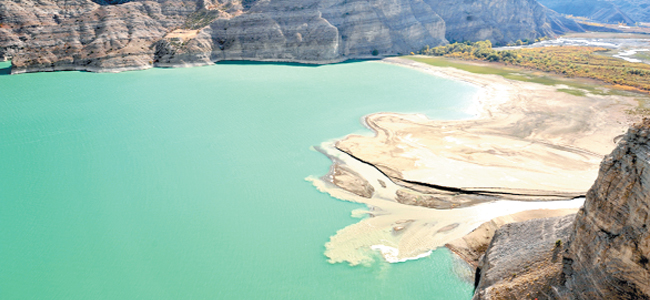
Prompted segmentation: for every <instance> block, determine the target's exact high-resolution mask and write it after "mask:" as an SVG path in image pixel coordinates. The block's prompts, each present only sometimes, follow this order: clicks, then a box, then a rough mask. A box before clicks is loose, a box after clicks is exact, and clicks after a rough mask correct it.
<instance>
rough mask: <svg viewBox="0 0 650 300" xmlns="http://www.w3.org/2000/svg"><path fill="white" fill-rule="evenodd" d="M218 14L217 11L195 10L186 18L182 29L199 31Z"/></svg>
mask: <svg viewBox="0 0 650 300" xmlns="http://www.w3.org/2000/svg"><path fill="white" fill-rule="evenodd" d="M219 13H220V12H219V11H218V10H207V9H200V10H197V11H195V12H193V13H191V14H190V15H189V16H187V20H186V21H185V24H184V25H183V27H184V28H185V29H201V28H203V27H205V26H208V25H209V24H210V23H212V21H214V20H216V19H217V18H218V17H219Z"/></svg>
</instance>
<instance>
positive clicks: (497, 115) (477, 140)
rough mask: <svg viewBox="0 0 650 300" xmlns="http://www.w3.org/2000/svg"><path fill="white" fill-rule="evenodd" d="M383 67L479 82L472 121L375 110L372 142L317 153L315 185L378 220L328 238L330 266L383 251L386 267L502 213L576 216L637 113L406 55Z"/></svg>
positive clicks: (340, 144)
mask: <svg viewBox="0 0 650 300" xmlns="http://www.w3.org/2000/svg"><path fill="white" fill-rule="evenodd" d="M383 62H384V63H390V64H397V65H400V66H405V67H409V68H414V69H417V70H419V71H422V72H425V73H428V74H431V75H435V76H439V77H444V78H449V79H454V80H461V81H465V82H468V83H471V84H474V85H476V86H478V87H479V88H480V90H479V92H478V93H477V95H476V101H475V104H474V105H473V106H472V107H471V108H470V109H471V111H472V112H473V113H474V114H475V115H476V118H473V119H470V120H459V121H435V120H429V119H427V118H426V117H424V116H422V115H405V114H396V113H377V114H372V115H369V116H367V117H366V120H365V121H366V124H367V125H368V127H369V128H370V129H372V130H373V131H374V132H375V136H359V135H350V136H347V137H345V138H344V139H342V140H340V141H335V142H328V143H324V144H323V145H321V147H320V151H321V152H323V153H325V154H326V155H328V156H329V157H330V158H332V161H333V163H334V164H333V168H332V170H333V171H332V172H330V174H328V175H327V176H325V177H323V178H308V180H310V181H311V182H313V184H314V185H315V186H316V187H318V188H319V189H320V190H321V191H323V192H327V193H329V194H331V195H332V196H334V197H336V198H339V199H343V200H347V201H354V202H360V203H365V204H367V205H368V207H369V210H368V211H355V212H354V213H353V214H354V215H357V216H370V217H369V218H364V219H363V220H362V221H360V222H359V223H357V224H354V225H351V226H349V227H346V228H344V229H342V230H340V231H339V232H338V233H337V234H336V235H335V236H333V237H331V239H330V242H329V243H327V245H326V253H325V254H326V256H328V257H329V259H330V261H331V262H348V263H350V264H353V265H354V264H363V263H370V262H371V261H373V260H374V258H375V257H377V255H378V254H380V255H382V256H383V258H384V259H385V260H387V261H389V262H399V261H404V260H408V259H414V258H417V257H421V256H423V255H426V254H427V253H428V252H429V251H431V250H433V249H435V248H437V247H440V246H443V245H445V244H447V243H449V242H451V241H454V240H457V239H459V238H462V237H464V236H466V235H468V234H469V233H470V232H472V231H473V230H474V229H476V228H477V227H478V226H480V225H481V224H483V223H485V222H488V221H490V220H492V219H494V218H497V217H503V216H507V215H511V214H515V213H517V214H518V219H527V218H528V217H533V216H534V217H540V216H544V215H545V214H546V211H545V210H553V209H555V210H556V211H554V212H553V213H550V212H549V215H550V214H557V209H564V210H563V211H562V212H563V213H571V212H574V211H575V210H576V209H577V208H578V207H580V206H581V205H582V201H583V199H581V198H578V197H579V196H580V195H583V194H584V193H585V192H586V191H587V190H588V189H589V187H590V186H591V185H592V184H593V182H594V180H595V178H596V175H597V171H598V167H599V164H600V161H601V159H602V157H603V156H604V155H605V154H607V153H609V152H610V151H611V150H612V149H613V148H614V146H615V142H616V139H617V137H618V136H620V135H622V134H623V133H624V132H625V131H626V129H627V127H628V125H629V124H631V123H632V122H634V121H635V120H636V118H635V117H634V116H631V115H629V114H628V113H627V111H628V110H629V109H632V108H634V107H636V106H637V105H638V104H637V102H636V101H635V100H634V99H633V98H631V97H624V96H601V95H591V94H587V96H585V97H580V96H573V95H570V94H567V93H563V92H559V91H557V88H558V87H555V86H545V85H540V84H536V83H528V82H519V81H512V80H508V79H505V78H503V77H501V76H497V75H483V74H473V73H469V72H466V71H462V70H458V69H454V68H443V67H433V66H430V65H426V64H423V63H418V62H415V61H411V60H408V59H403V58H388V59H385V60H384V61H383ZM396 100H397V99H396ZM337 166H338V167H337ZM341 166H344V167H343V168H341ZM336 170H338V171H336ZM341 170H343V171H341ZM337 176H340V177H337ZM360 185H361V187H359V186H360ZM405 195H406V196H405ZM514 200H525V201H514ZM543 200H556V201H543ZM560 200H564V201H560ZM405 203H407V204H414V205H406V204H405ZM423 206H427V207H423ZM526 211H534V212H530V213H529V214H530V216H526V214H527V213H525V212H526Z"/></svg>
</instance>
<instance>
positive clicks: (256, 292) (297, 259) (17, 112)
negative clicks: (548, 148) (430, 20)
mask: <svg viewBox="0 0 650 300" xmlns="http://www.w3.org/2000/svg"><path fill="white" fill-rule="evenodd" d="M3 67H6V65H3V66H0V71H2V70H3ZM0 73H1V72H0ZM4 73H6V72H4ZM475 92H476V89H475V88H474V87H472V86H470V85H468V84H465V83H461V82H454V81H450V80H445V79H441V78H437V77H433V76H430V75H427V74H424V73H421V72H418V71H415V70H411V69H407V68H402V67H398V66H392V65H387V64H382V63H378V62H359V63H347V64H337V65H327V66H319V67H310V66H298V65H282V64H254V63H244V64H234V63H230V64H217V65H213V66H207V67H199V68H190V69H152V70H147V71H139V72H125V73H119V74H94V73H83V72H57V73H37V74H21V75H2V74H0V299H469V298H471V293H472V284H471V283H469V282H467V281H466V280H463V279H461V278H460V277H459V276H458V275H457V274H456V273H455V272H454V259H455V258H454V257H453V256H452V254H451V253H450V252H449V251H448V250H446V249H438V250H436V251H434V252H433V253H432V255H431V256H429V257H425V258H422V259H419V260H416V261H408V262H405V263H397V264H389V263H386V262H384V261H382V260H381V258H380V256H379V255H378V256H377V259H376V260H375V262H374V263H372V264H370V265H359V266H349V265H347V264H330V263H328V262H327V258H326V257H325V256H324V255H323V252H324V250H325V247H324V244H325V243H326V242H327V241H328V240H329V237H330V236H332V235H334V234H335V233H336V231H337V230H340V229H342V228H344V227H345V226H348V225H350V224H353V223H355V222H357V221H358V219H355V218H352V217H351V211H352V210H354V209H357V208H361V207H362V206H361V205H360V204H354V203H349V202H344V201H340V200H336V199H334V198H331V197H330V196H328V195H327V194H324V193H320V192H318V191H317V190H316V188H314V187H313V186H312V185H311V183H309V182H307V181H306V180H305V178H306V177H308V176H321V175H324V174H326V173H327V171H328V169H329V166H330V161H329V160H328V159H327V158H326V157H325V156H324V155H322V154H320V153H318V152H316V151H313V150H310V148H311V146H314V145H319V144H320V143H322V142H323V141H326V140H330V139H334V138H340V137H343V136H345V135H347V134H350V133H364V132H367V130H366V129H364V128H363V126H362V125H361V123H360V119H361V118H362V117H363V116H364V115H366V114H369V113H373V112H380V111H391V112H405V113H410V112H418V113H425V114H426V115H428V116H429V117H430V118H437V119H456V118H464V117H467V115H466V113H465V110H466V109H467V106H468V105H469V103H470V102H471V99H472V97H473V95H474V94H475Z"/></svg>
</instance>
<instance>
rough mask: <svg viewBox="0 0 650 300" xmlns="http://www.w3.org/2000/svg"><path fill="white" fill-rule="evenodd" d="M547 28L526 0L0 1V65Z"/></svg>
mask: <svg viewBox="0 0 650 300" xmlns="http://www.w3.org/2000/svg"><path fill="white" fill-rule="evenodd" d="M549 24H550V23H549V22H548V19H547V17H546V14H545V8H543V7H542V6H540V5H539V4H537V2H535V1H534V0H480V1H464V2H462V3H457V2H456V1H451V0H399V1H390V0H326V1H318V0H296V1H271V0H257V1H254V0H244V1H241V0H225V1H210V0H198V1H194V0H157V1H143V0H136V1H126V0H120V1H109V0H96V1H94V2H93V1H90V0H70V1H62V0H42V1H38V2H37V1H31V0H0V60H6V59H11V60H12V64H13V66H12V72H13V73H21V72H34V71H56V70H87V71H121V70H133V69H145V68H150V67H153V66H160V67H171V66H191V65H200V64H208V63H212V62H216V61H221V60H256V61H288V62H303V63H331V62H338V61H343V60H348V59H359V58H372V57H377V56H385V55H397V54H406V53H409V52H412V51H418V50H420V49H422V48H423V47H425V46H436V45H440V44H444V43H447V39H452V40H483V39H491V40H493V41H494V42H495V43H498V42H508V41H514V40H517V39H526V38H528V39H534V38H536V37H540V36H546V35H551V34H552V31H551V28H550V25H549Z"/></svg>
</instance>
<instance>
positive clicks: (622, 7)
mask: <svg viewBox="0 0 650 300" xmlns="http://www.w3.org/2000/svg"><path fill="white" fill-rule="evenodd" d="M539 2H540V3H541V4H542V5H544V6H546V7H548V8H550V9H552V10H554V11H556V12H559V13H562V14H567V15H574V16H580V17H587V18H589V19H592V20H594V21H598V22H605V23H619V22H623V23H626V24H628V25H633V24H634V23H636V22H648V21H650V10H649V8H648V6H650V1H647V0H572V1H565V0H539Z"/></svg>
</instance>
